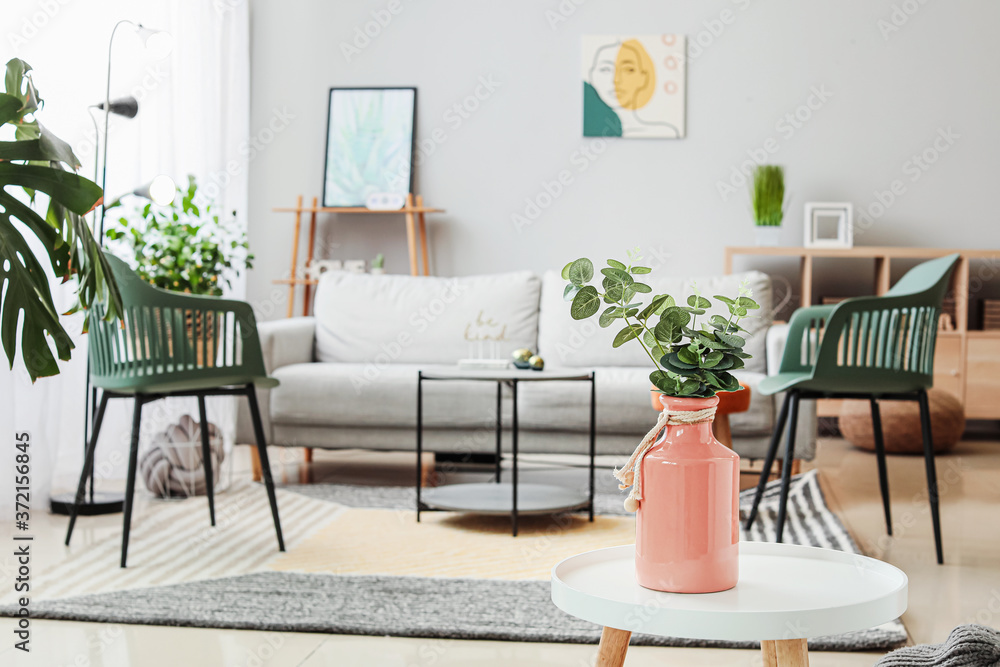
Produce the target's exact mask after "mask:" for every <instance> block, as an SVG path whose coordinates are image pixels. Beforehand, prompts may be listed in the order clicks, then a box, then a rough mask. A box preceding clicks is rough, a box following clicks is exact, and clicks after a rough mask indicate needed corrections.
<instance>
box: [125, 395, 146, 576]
mask: <svg viewBox="0 0 1000 667" xmlns="http://www.w3.org/2000/svg"><path fill="white" fill-rule="evenodd" d="M142 404H143V397H142V396H140V395H138V394H136V397H135V408H134V409H133V410H132V442H131V443H130V444H129V452H128V479H127V480H126V482H125V519H124V524H123V526H122V567H125V562H126V560H127V559H128V535H129V530H130V529H131V527H132V499H133V498H134V496H135V468H136V464H137V463H138V461H139V427H140V425H141V423H142Z"/></svg>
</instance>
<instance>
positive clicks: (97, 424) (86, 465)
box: [66, 392, 108, 546]
mask: <svg viewBox="0 0 1000 667" xmlns="http://www.w3.org/2000/svg"><path fill="white" fill-rule="evenodd" d="M107 406H108V394H107V393H106V392H105V393H102V394H101V403H100V407H98V408H97V417H96V418H95V419H94V429H93V432H92V433H91V436H90V444H89V445H87V451H86V452H85V453H84V455H83V470H82V471H81V472H80V483H79V484H78V485H77V487H76V499H75V501H74V503H73V509H72V510H70V514H69V527H68V528H67V529H66V546H69V541H70V538H72V537H73V526H75V525H76V516H77V514H78V513H79V511H80V503H82V502H83V496H84V491H85V489H86V486H87V479H88V478H89V477H90V472H91V471H92V470H93V469H94V451H95V450H96V449H97V436H99V435H100V434H101V424H102V423H103V422H104V409H105V408H106V407H107ZM91 489H93V482H91Z"/></svg>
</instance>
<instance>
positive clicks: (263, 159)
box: [248, 0, 1000, 316]
mask: <svg viewBox="0 0 1000 667" xmlns="http://www.w3.org/2000/svg"><path fill="white" fill-rule="evenodd" d="M576 1H577V2H580V4H579V5H577V4H574V2H573V0H562V1H561V2H558V1H557V0H547V1H543V2H538V1H537V0H508V1H505V2H491V3H483V2H458V1H457V0H456V1H451V2H446V1H441V0H438V1H435V0H423V1H422V2H417V1H415V0H401V4H399V7H400V11H399V12H398V14H396V15H394V16H392V18H391V20H390V21H389V22H388V25H386V26H385V27H383V28H381V34H380V35H379V36H378V37H377V38H375V39H372V40H370V44H368V45H367V46H365V47H364V48H363V49H361V50H360V53H358V54H355V55H354V56H353V58H352V59H351V61H350V62H347V60H346V58H345V56H344V55H343V53H342V47H341V44H342V43H348V44H350V43H352V41H353V40H354V38H355V36H356V34H357V31H358V29H359V28H361V29H363V28H364V26H365V24H366V23H367V22H369V21H371V20H372V12H381V11H383V10H386V9H387V8H389V7H392V6H395V4H394V3H391V2H389V0H372V1H370V2H327V1H324V0H285V1H284V2H274V1H272V0H254V1H253V2H252V5H251V10H252V14H251V21H252V27H251V30H252V110H251V131H252V132H260V131H262V130H264V128H266V127H267V126H268V124H269V123H270V122H272V118H274V117H275V110H278V111H282V110H284V112H285V113H287V114H290V115H293V116H294V118H292V119H291V120H289V121H288V123H287V127H284V128H283V129H280V130H279V131H278V132H276V133H274V135H273V136H272V135H271V134H270V133H269V132H267V131H264V132H263V134H262V135H260V138H261V139H266V140H268V142H269V143H264V142H262V143H261V150H260V152H259V154H257V155H256V156H254V159H253V160H252V161H251V166H250V169H251V172H250V189H251V199H250V211H251V218H250V242H251V246H252V247H253V249H254V251H255V252H256V253H257V255H258V258H259V259H258V262H257V268H256V270H255V271H253V273H252V275H251V277H250V281H249V285H248V290H249V296H250V298H251V299H252V300H255V301H257V302H258V305H260V304H270V307H269V306H267V305H265V307H264V308H263V312H264V314H265V316H283V315H284V310H285V308H284V305H282V300H283V298H284V292H283V290H278V289H275V288H274V286H273V285H272V284H271V280H272V279H274V278H277V277H280V276H283V275H285V274H286V273H287V271H288V264H289V253H290V247H291V231H292V218H291V216H290V215H289V214H277V213H272V212H271V208H272V207H274V206H288V205H291V204H293V203H294V201H295V197H296V195H298V194H300V193H301V194H304V195H306V197H307V198H309V197H312V196H319V195H320V194H321V185H322V169H323V146H324V134H325V115H326V110H327V89H328V88H329V87H330V86H345V85H368V86H377V85H415V86H417V87H418V88H419V97H418V139H420V140H425V139H427V138H428V137H430V136H431V133H432V131H433V130H434V129H436V128H442V129H443V131H444V133H445V135H446V141H445V142H444V143H443V144H440V145H438V146H437V148H436V150H435V151H434V153H433V154H432V155H430V156H429V157H428V158H427V159H426V161H425V162H424V164H423V165H422V166H421V167H420V168H419V170H418V188H419V190H420V192H422V193H423V194H424V196H425V197H426V199H427V200H428V202H429V203H430V204H433V205H436V206H441V207H444V208H447V210H448V212H447V214H445V215H440V216H433V217H432V218H431V219H430V224H431V244H432V265H433V267H432V268H433V271H434V272H436V273H437V274H439V275H448V274H470V273H476V272H492V271H503V270H510V269H514V268H530V269H534V270H543V269H546V268H549V267H557V266H561V265H562V264H563V263H564V262H566V261H567V260H570V259H573V258H575V257H578V256H581V255H596V256H597V257H598V258H603V256H604V255H609V256H612V255H613V256H618V255H621V254H623V253H624V250H625V249H626V248H627V247H631V246H634V245H640V246H642V247H643V248H649V249H657V251H658V252H659V253H661V254H664V255H669V259H668V260H667V262H666V266H667V270H669V271H670V272H671V273H696V272H700V273H706V272H718V271H719V270H721V267H722V248H723V246H725V245H733V244H752V243H753V228H752V225H751V222H750V214H749V203H748V197H747V194H746V188H745V187H744V186H742V185H740V186H738V187H737V192H736V193H735V194H733V195H731V196H729V197H728V198H723V197H722V196H720V193H719V188H718V184H719V183H720V182H727V181H728V180H729V178H730V176H731V174H732V170H733V169H734V168H738V167H739V165H740V164H741V162H743V161H744V160H747V159H748V151H751V152H752V151H755V150H757V151H759V150H760V149H761V148H762V147H763V146H765V145H768V146H770V147H771V148H772V149H774V148H775V147H776V150H775V151H774V153H773V155H771V156H770V157H768V158H767V161H769V162H776V163H779V164H782V165H784V166H785V167H786V169H787V184H788V188H789V190H790V193H791V197H790V201H789V212H788V215H787V217H786V222H785V227H784V229H783V241H784V243H786V244H788V245H800V244H801V224H802V205H803V203H804V202H806V201H823V200H832V201H852V202H854V204H855V206H856V207H858V208H860V209H862V210H867V209H868V208H869V206H870V205H872V204H873V202H876V208H875V209H874V210H875V212H876V213H879V212H880V211H879V208H878V206H877V199H876V195H875V193H876V192H877V191H885V190H889V189H890V187H891V185H892V183H893V181H895V180H899V181H901V186H902V188H905V192H904V193H903V194H902V195H898V196H896V201H895V202H893V203H892V204H891V205H890V206H889V207H888V208H887V210H884V212H882V214H881V217H878V218H877V219H875V220H874V221H873V224H871V225H870V226H866V227H867V228H865V229H860V230H859V232H858V237H857V239H856V242H857V243H858V244H864V245H877V244H883V245H888V244H900V245H920V246H946V247H997V246H1000V234H997V232H996V229H997V227H996V225H997V212H996V205H995V197H994V196H992V192H993V189H994V187H995V183H996V182H997V179H998V176H1000V160H998V152H1000V122H998V118H1000V114H998V113H997V112H998V110H1000V82H998V79H997V77H996V73H995V68H996V66H997V64H998V63H1000V42H998V41H997V40H996V39H995V30H996V27H997V26H998V25H1000V5H998V4H997V3H995V2H988V1H985V0H953V1H951V2H947V3H946V2H941V1H940V0H939V1H934V0H924V1H922V2H918V0H905V1H903V0H900V1H899V2H888V1H885V0H879V1H875V2H873V1H872V0H837V1H833V0H822V1H810V2H801V1H798V2H795V1H792V0H711V1H706V0H676V1H674V2H669V3H667V2H660V1H656V2H654V1H649V2H601V1H599V0H589V1H581V0H576ZM903 5H905V6H906V8H907V9H909V10H911V11H914V13H913V14H912V15H907V14H905V12H904V11H903V7H902V6H903ZM894 7H899V8H898V9H894ZM560 8H562V10H563V11H564V12H565V13H567V14H569V15H568V16H567V17H566V18H565V20H562V21H559V22H555V20H554V17H556V16H557V14H556V12H559V11H560ZM723 19H725V21H726V22H724V21H723ZM894 19H895V21H896V23H897V24H899V25H898V26H897V25H894V24H893V23H892V21H893V20H894ZM887 26H888V27H889V28H895V27H898V30H892V31H891V32H887ZM628 32H635V33H661V32H678V33H686V34H687V35H688V40H689V43H690V44H692V46H695V48H697V47H696V45H699V44H700V45H703V46H702V47H701V49H700V53H697V57H696V58H692V59H691V62H690V63H689V67H688V91H687V95H688V138H687V139H683V140H679V141H678V140H644V141H637V140H610V141H607V142H606V144H605V143H604V142H602V141H600V140H597V141H595V140H591V139H584V138H583V137H582V136H581V135H582V132H581V82H580V78H579V70H580V67H579V58H580V36H581V35H583V34H588V33H628ZM713 33H714V34H713ZM692 55H695V54H692ZM484 78H485V79H487V80H492V81H496V82H498V84H499V85H498V87H497V88H496V90H495V92H493V93H492V94H491V95H489V96H488V97H487V98H486V99H485V100H483V101H482V102H481V103H480V104H479V108H478V109H477V110H475V111H474V112H473V113H471V114H469V117H468V118H467V119H464V120H462V122H461V123H460V124H459V123H455V122H449V119H450V118H453V117H454V116H453V115H450V114H449V109H450V108H451V107H452V106H453V105H455V104H456V103H459V104H461V103H462V101H463V99H465V98H466V97H467V96H469V95H471V94H474V93H475V91H476V89H477V86H479V85H480V81H481V80H483V79H484ZM817 90H823V91H826V93H825V94H827V93H828V95H829V97H828V99H826V100H825V101H822V102H821V101H819V100H818V98H816V97H815V93H814V91H817ZM481 92H482V90H481ZM810 101H811V102H812V103H813V105H814V106H815V107H818V108H816V109H814V110H811V111H810V110H808V108H803V107H802V105H804V104H807V103H808V102H810ZM797 111H798V113H800V114H802V115H803V116H806V115H808V116H810V118H809V119H808V120H807V121H806V122H805V123H803V124H801V126H800V127H799V128H798V129H794V128H792V129H789V128H791V125H789V124H788V123H787V122H785V123H784V124H782V125H780V126H779V123H780V122H781V121H782V119H783V118H784V117H785V115H786V114H795V113H796V112H797ZM280 126H281V123H276V124H275V127H280ZM949 131H950V132H952V134H953V137H955V138H954V139H952V140H951V143H947V142H943V141H938V139H937V138H938V137H939V133H942V132H945V133H947V132H949ZM769 139H771V140H773V141H772V143H766V142H768V140H769ZM936 141H937V142H938V143H937V146H938V148H947V150H946V151H943V152H937V151H935V149H934V148H933V147H934V146H935V142H936ZM602 149H603V152H602V153H600V155H599V156H598V155H595V157H596V159H593V160H589V159H587V158H585V157H583V156H584V155H585V153H584V152H585V151H590V152H591V154H592V155H594V154H596V152H597V151H599V150H602ZM925 150H928V151H929V157H935V155H931V154H932V153H936V158H937V159H936V161H935V162H934V164H933V165H929V168H928V169H927V170H926V171H920V170H919V169H917V170H914V165H913V163H912V162H908V161H910V160H911V156H913V155H919V154H921V153H922V152H924V151H925ZM584 167H586V169H584ZM563 170H567V171H568V172H569V175H570V177H571V179H572V182H571V184H570V185H569V186H568V187H566V188H565V189H564V192H562V193H561V195H559V196H558V197H556V198H555V199H554V201H553V202H552V203H551V205H549V206H548V207H547V208H545V209H544V210H543V211H542V212H541V214H540V215H539V216H538V217H537V219H536V220H535V221H534V224H532V225H530V226H528V227H526V228H523V229H520V230H519V229H517V228H516V226H515V224H514V223H513V222H512V216H513V215H514V214H522V215H524V214H525V209H526V207H527V206H528V204H527V201H528V200H531V199H536V200H537V198H538V197H539V195H541V194H543V193H544V192H545V189H544V187H545V186H544V183H546V182H551V181H554V180H556V179H557V177H558V175H559V173H560V172H561V171H563ZM899 189H900V188H899V186H897V190H899ZM543 200H544V197H543ZM321 234H322V236H323V239H324V241H325V244H326V245H325V246H324V247H327V248H329V244H332V243H339V244H340V246H339V247H334V248H332V249H329V250H328V253H329V255H330V256H333V257H339V258H352V257H363V258H370V257H372V256H373V255H374V254H375V253H376V252H380V251H382V252H385V254H386V256H387V266H388V268H389V270H390V271H393V272H405V271H406V270H407V259H406V245H405V236H404V228H403V225H402V222H401V219H400V218H391V217H386V218H381V217H379V218H375V217H347V216H342V217H341V219H340V220H339V221H335V220H334V218H332V217H325V216H324V217H321Z"/></svg>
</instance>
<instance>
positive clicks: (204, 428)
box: [198, 396, 215, 526]
mask: <svg viewBox="0 0 1000 667" xmlns="http://www.w3.org/2000/svg"><path fill="white" fill-rule="evenodd" d="M198 418H199V419H200V420H201V428H200V429H199V430H200V431H201V458H202V460H203V461H204V464H205V492H206V493H207V494H208V516H209V518H210V519H211V521H212V525H213V526H214V525H215V479H214V477H213V476H212V447H211V445H209V443H208V411H207V410H206V409H205V397H204V396H199V397H198Z"/></svg>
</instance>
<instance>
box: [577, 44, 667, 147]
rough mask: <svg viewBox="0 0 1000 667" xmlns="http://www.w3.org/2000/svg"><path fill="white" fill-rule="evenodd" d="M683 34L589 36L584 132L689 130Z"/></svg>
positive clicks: (644, 134)
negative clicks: (686, 128) (686, 110)
mask: <svg viewBox="0 0 1000 667" xmlns="http://www.w3.org/2000/svg"><path fill="white" fill-rule="evenodd" d="M685 44H686V41H685V38H684V36H683V35H640V36H631V37H630V36H613V35H612V36H608V35H585V36H584V37H583V63H582V64H583V136H585V137H625V138H654V139H657V138H658V139H679V138H681V137H683V136H684V134H685V117H684V116H685V99H684V97H685V89H686V85H685V68H684V62H685V58H684V55H685V51H686V49H685Z"/></svg>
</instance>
